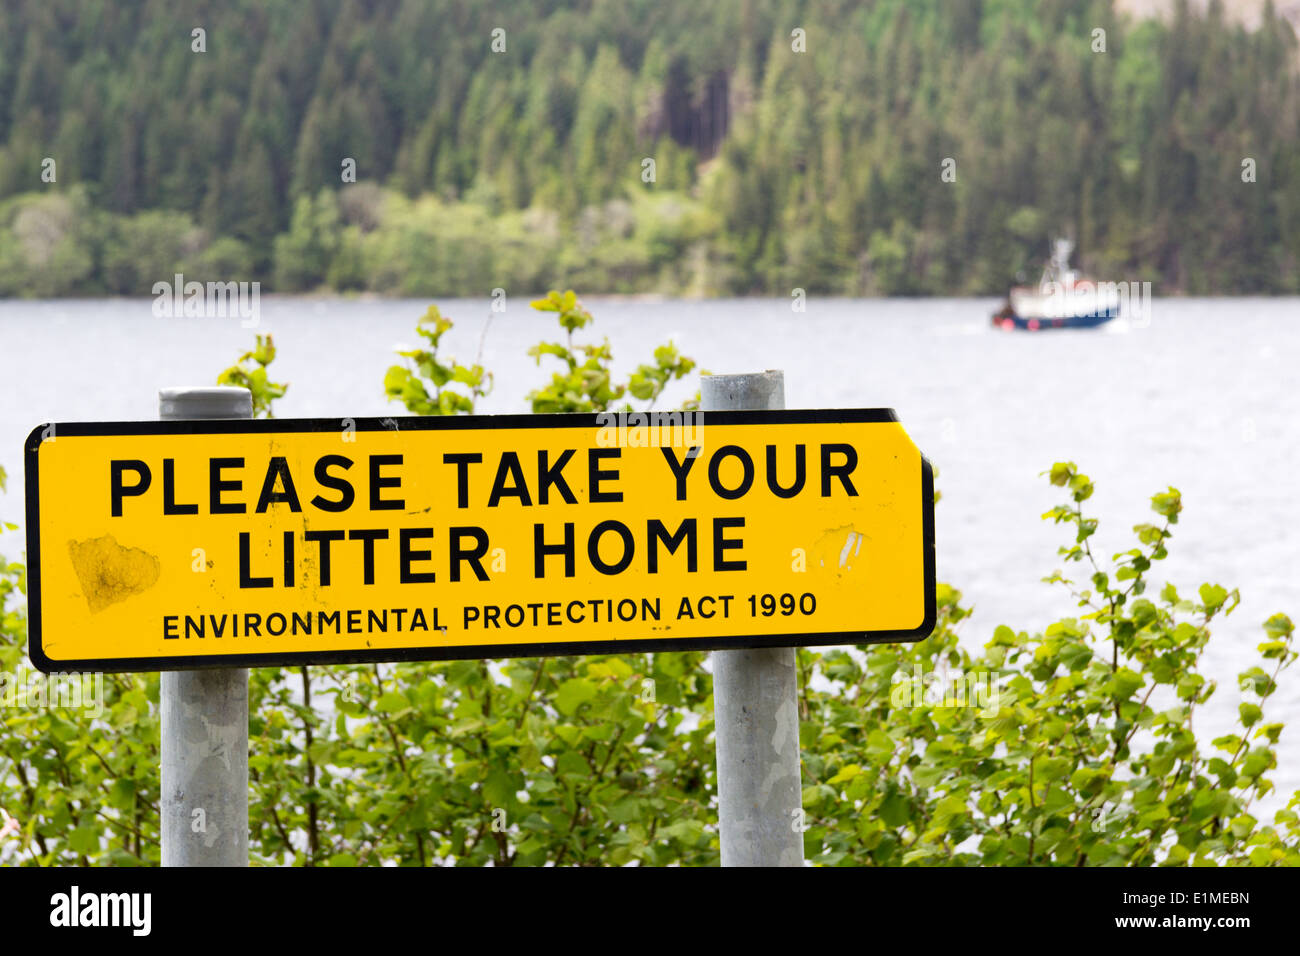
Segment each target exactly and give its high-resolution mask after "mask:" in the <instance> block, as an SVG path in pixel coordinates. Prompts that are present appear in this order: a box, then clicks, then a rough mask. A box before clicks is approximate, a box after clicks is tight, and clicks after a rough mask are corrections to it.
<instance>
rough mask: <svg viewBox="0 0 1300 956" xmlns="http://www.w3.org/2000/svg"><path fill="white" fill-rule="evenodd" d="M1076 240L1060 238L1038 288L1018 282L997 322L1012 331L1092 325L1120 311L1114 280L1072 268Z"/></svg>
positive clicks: (1038, 330) (1001, 326)
mask: <svg viewBox="0 0 1300 956" xmlns="http://www.w3.org/2000/svg"><path fill="white" fill-rule="evenodd" d="M1073 250H1074V243H1072V242H1071V241H1070V240H1069V239H1057V240H1055V241H1054V242H1053V243H1052V257H1051V259H1050V261H1049V262H1048V263H1047V265H1046V267H1045V268H1044V269H1043V277H1042V279H1040V280H1039V283H1038V288H1036V289H1035V288H1030V287H1028V286H1014V287H1012V289H1011V291H1010V292H1009V293H1008V294H1007V300H1006V302H1004V303H1003V304H1002V307H1001V308H1000V309H998V311H997V312H995V313H993V325H994V326H995V327H996V328H999V329H1004V330H1006V331H1008V332H1014V331H1022V332H1041V331H1046V330H1048V329H1091V328H1096V327H1097V326H1099V325H1105V324H1106V323H1107V322H1109V321H1110V320H1111V319H1113V318H1115V317H1116V316H1117V315H1119V300H1120V295H1119V289H1118V288H1117V286H1116V284H1115V283H1114V282H1097V281H1095V280H1094V279H1090V278H1087V277H1084V276H1081V275H1079V273H1077V272H1075V271H1074V270H1073V269H1071V268H1070V253H1071V252H1072V251H1073Z"/></svg>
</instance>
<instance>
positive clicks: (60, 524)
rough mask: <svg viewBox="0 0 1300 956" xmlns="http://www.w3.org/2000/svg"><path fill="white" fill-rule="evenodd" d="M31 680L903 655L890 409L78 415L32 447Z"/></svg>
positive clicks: (929, 488)
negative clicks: (835, 653) (884, 650)
mask: <svg viewBox="0 0 1300 956" xmlns="http://www.w3.org/2000/svg"><path fill="white" fill-rule="evenodd" d="M26 452H27V454H26V466H27V483H26V486H27V540H28V562H29V567H28V591H29V627H30V634H31V642H30V652H31V657H32V661H33V663H34V664H35V665H36V666H37V667H39V668H41V669H42V670H45V671H71V670H106V671H129V670H137V671H148V670H165V669H174V668H192V667H207V666H227V667H235V666H250V665H251V666H259V665H271V664H301V663H309V662H310V663H338V662H345V661H383V660H438V659H449V658H466V657H469V658H477V657H520V656H535V655H547V654H584V653H606V652H620V651H633V650H681V649H715V648H731V647H758V646H778V645H805V644H853V643H868V642H877V641H909V640H920V639H921V638H923V637H925V636H926V635H927V634H929V633H930V631H931V630H932V628H933V626H934V618H935V593H934V508H933V499H934V493H933V477H932V473H931V469H930V465H929V463H928V462H927V461H926V460H925V458H924V457H923V456H922V455H921V453H920V452H919V451H918V450H917V448H916V446H915V445H913V443H912V442H911V440H910V439H909V438H908V436H907V434H906V433H905V432H904V431H903V428H902V426H901V425H900V424H899V423H898V421H897V419H896V418H895V416H894V414H893V412H892V411H890V410H887V409H852V410H834V411H776V412H760V411H755V412H705V413H672V414H668V413H664V414H649V415H638V414H635V413H631V414H626V415H617V416H616V415H613V414H608V415H505V416H490V417H429V418H396V419H391V418H386V419H357V420H355V421H354V420H352V419H344V420H343V421H339V420H337V419H300V420H293V419H276V420H269V421H268V420H260V421H187V422H132V423H120V424H109V423H78V424H57V425H46V426H41V427H39V428H37V429H36V430H34V431H33V432H32V434H31V436H30V437H29V438H28V441H27V449H26Z"/></svg>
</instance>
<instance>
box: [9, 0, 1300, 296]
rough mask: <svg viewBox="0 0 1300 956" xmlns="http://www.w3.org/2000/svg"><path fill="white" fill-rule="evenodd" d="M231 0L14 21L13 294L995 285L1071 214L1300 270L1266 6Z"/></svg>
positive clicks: (1291, 165)
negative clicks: (1159, 15) (159, 288)
mask: <svg viewBox="0 0 1300 956" xmlns="http://www.w3.org/2000/svg"><path fill="white" fill-rule="evenodd" d="M208 19H209V20H210V22H209V24H208V26H207V27H206V28H205V29H206V33H205V34H204V42H203V49H202V50H196V49H195V47H194V44H192V43H191V42H190V35H191V30H192V29H193V24H191V23H190V20H189V14H187V13H184V12H182V11H179V10H177V11H173V10H167V9H153V8H152V7H149V8H147V9H146V7H141V6H139V5H121V4H116V3H110V2H108V0H16V2H14V3H11V4H6V5H5V7H4V8H3V10H0V92H3V93H4V95H3V96H0V296H3V297H37V298H50V297H65V296H78V297H87V296H103V295H138V296H143V295H147V294H148V293H149V290H150V289H151V288H152V285H153V284H154V283H155V282H157V281H159V280H170V278H171V277H172V276H173V275H174V274H175V273H177V272H180V273H183V274H184V275H185V276H186V278H187V279H194V280H197V281H227V282H229V281H241V282H244V281H246V282H253V281H256V282H259V283H261V285H262V287H263V291H265V292H266V293H268V294H270V293H272V292H275V293H295V292H310V291H313V290H321V289H329V290H333V291H337V292H345V293H346V292H352V291H369V292H375V293H380V294H384V295H394V296H403V297H417V298H426V299H428V298H447V297H461V296H483V295H490V294H491V292H492V290H493V289H495V288H504V289H506V290H507V291H508V292H509V293H510V294H512V295H515V294H518V292H519V290H521V289H523V288H535V289H545V288H550V287H552V286H555V285H562V286H573V287H576V288H582V289H584V290H587V291H588V292H589V293H592V294H593V295H594V294H599V293H612V294H643V293H660V294H672V295H674V296H684V297H688V298H696V297H717V296H734V295H771V296H781V297H784V296H789V295H791V294H792V290H795V289H802V290H804V292H805V293H806V294H809V295H813V294H815V295H844V296H917V295H945V296H971V295H979V296H983V295H989V296H994V295H1003V294H1005V292H1006V289H1007V286H1008V285H1009V284H1010V283H1011V282H1012V281H1014V280H1015V279H1016V278H1017V276H1020V275H1024V276H1026V277H1028V278H1032V277H1033V275H1035V274H1036V273H1037V271H1038V269H1039V267H1040V266H1041V263H1042V261H1043V259H1044V257H1045V255H1046V253H1047V242H1048V239H1049V238H1050V237H1051V236H1052V235H1055V234H1069V235H1071V236H1072V237H1073V238H1074V239H1075V241H1076V245H1077V249H1078V263H1077V264H1078V265H1079V266H1080V267H1081V268H1082V269H1083V270H1084V271H1085V272H1087V273H1090V274H1092V275H1095V276H1097V277H1098V278H1099V279H1102V280H1113V281H1130V282H1131V281H1149V282H1151V284H1152V288H1153V290H1154V291H1155V292H1156V293H1157V294H1159V295H1168V294H1170V293H1179V294H1188V295H1205V294H1261V295H1276V294H1296V293H1300V121H1298V120H1297V117H1300V74H1298V73H1297V70H1296V64H1297V62H1300V57H1298V56H1297V41H1296V37H1295V33H1294V31H1293V29H1292V27H1291V26H1290V24H1289V23H1288V22H1287V21H1286V20H1285V19H1283V18H1281V17H1279V16H1277V15H1276V14H1275V13H1274V12H1273V11H1272V8H1271V7H1270V8H1267V9H1266V10H1265V12H1264V15H1263V16H1262V19H1261V21H1260V22H1259V25H1258V26H1257V27H1256V28H1255V29H1252V30H1247V29H1245V28H1244V27H1242V26H1241V25H1240V24H1238V23H1235V22H1229V21H1225V20H1224V18H1223V14H1222V11H1221V9H1220V7H1219V6H1218V5H1216V4H1211V5H1210V6H1209V7H1208V11H1207V12H1204V13H1201V12H1196V11H1195V10H1194V9H1189V8H1188V7H1186V6H1184V5H1178V6H1177V7H1176V8H1175V10H1174V12H1173V13H1172V14H1171V15H1170V16H1169V17H1168V18H1167V19H1137V20H1134V19H1130V18H1128V17H1125V16H1123V15H1121V14H1119V13H1117V11H1116V9H1115V6H1114V4H1112V2H1110V0H1087V2H1085V0H1078V2H1053V3H1047V4H1044V3H1039V2H1031V0H984V2H979V3H975V2H972V3H962V4H957V5H956V6H955V7H954V5H952V4H950V3H946V2H941V0H906V2H904V0H878V2H876V3H873V4H869V5H866V4H857V3H845V2H841V0H809V2H806V3H802V4H798V5H794V4H791V3H789V2H782V0H750V2H747V3H745V4H739V3H736V4H730V3H729V4H708V5H698V4H674V5H670V6H669V7H668V8H664V7H663V6H662V5H660V4H656V3H654V2H651V0H629V2H627V3H623V4H596V5H592V6H590V8H588V5H585V4H581V3H576V2H561V3H557V4H554V5H551V6H550V7H548V9H547V12H545V13H544V14H540V15H539V13H538V11H537V10H536V8H535V6H534V5H533V4H531V3H525V2H523V0H518V2H509V0H507V2H504V3H502V4H494V5H493V6H492V7H491V8H490V9H489V8H485V7H483V6H482V5H476V4H469V3H465V4H458V3H451V4H450V5H449V8H448V9H445V10H442V11H441V12H440V11H439V10H437V9H433V8H432V5H429V4H424V3H416V2H402V0H391V2H384V3H376V4H360V3H356V2H352V0H258V2H253V0H233V2H232V3H230V4H227V5H222V9H221V11H220V12H211V13H210V14H209V18H208ZM498 19H500V20H502V21H503V22H504V23H506V24H507V26H506V27H502V28H501V29H502V30H503V31H504V33H503V34H502V36H500V37H498V40H499V42H496V43H494V42H493V40H492V37H493V35H494V33H493V31H494V30H496V29H497V28H498V27H500V24H498V23H497V20H498ZM795 21H797V25H795ZM451 22H454V24H455V25H454V27H450V26H449V24H450V23H451ZM1098 31H1103V32H1104V36H1100V38H1099V34H1098ZM611 37H618V38H619V40H618V42H616V43H615V42H611V41H610V39H609V38H611ZM177 38H180V39H179V40H178V39H177ZM196 42H197V41H196ZM52 62H53V63H59V64H61V66H62V68H61V69H59V70H54V71H51V70H50V69H49V68H48V66H49V64H50V63H52Z"/></svg>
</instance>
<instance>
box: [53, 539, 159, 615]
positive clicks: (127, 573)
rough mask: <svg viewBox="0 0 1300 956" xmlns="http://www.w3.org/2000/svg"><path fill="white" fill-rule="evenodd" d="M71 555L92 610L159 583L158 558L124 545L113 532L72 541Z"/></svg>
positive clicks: (95, 610)
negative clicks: (99, 536)
mask: <svg viewBox="0 0 1300 956" xmlns="http://www.w3.org/2000/svg"><path fill="white" fill-rule="evenodd" d="M68 556H69V557H70V558H71V559H72V568H73V570H74V571H76V572H77V580H78V581H80V582H81V590H82V592H83V593H84V594H85V595H86V604H88V605H89V606H90V613H91V614H98V613H99V612H100V611H102V610H104V608H106V607H108V606H109V605H110V604H116V603H117V602H118V601H125V600H126V599H127V598H129V597H130V596H131V595H133V594H140V593H142V592H144V591H147V590H149V589H150V588H151V587H153V586H154V585H155V584H157V583H158V572H159V564H158V559H157V558H156V557H154V556H153V555H152V554H150V553H149V552H148V551H142V550H140V549H139V548H126V547H123V546H122V545H120V544H118V543H117V541H116V539H114V538H113V536H112V535H111V534H106V535H104V536H103V537H102V538H89V539H87V540H86V541H69V542H68Z"/></svg>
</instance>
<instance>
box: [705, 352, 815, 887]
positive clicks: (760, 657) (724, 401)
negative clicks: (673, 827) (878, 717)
mask: <svg viewBox="0 0 1300 956" xmlns="http://www.w3.org/2000/svg"><path fill="white" fill-rule="evenodd" d="M700 398H701V402H700V407H701V409H702V410H703V411H705V412H712V411H748V410H751V409H758V410H763V411H772V410H779V409H783V408H785V376H784V374H783V373H781V372H778V371H768V372H761V373H756V374H753V375H706V376H703V377H702V378H701V380H700ZM706 427H707V426H706ZM712 661H713V701H714V726H715V734H716V739H717V752H718V824H719V829H720V831H721V843H722V865H723V866H802V865H803V827H802V820H801V819H800V817H801V816H802V814H801V812H800V811H801V804H802V800H801V792H802V791H801V787H800V784H799V710H798V699H797V691H798V687H797V681H796V671H795V650H794V648H793V647H759V648H749V649H745V650H734V651H714V652H713V655H712Z"/></svg>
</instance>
